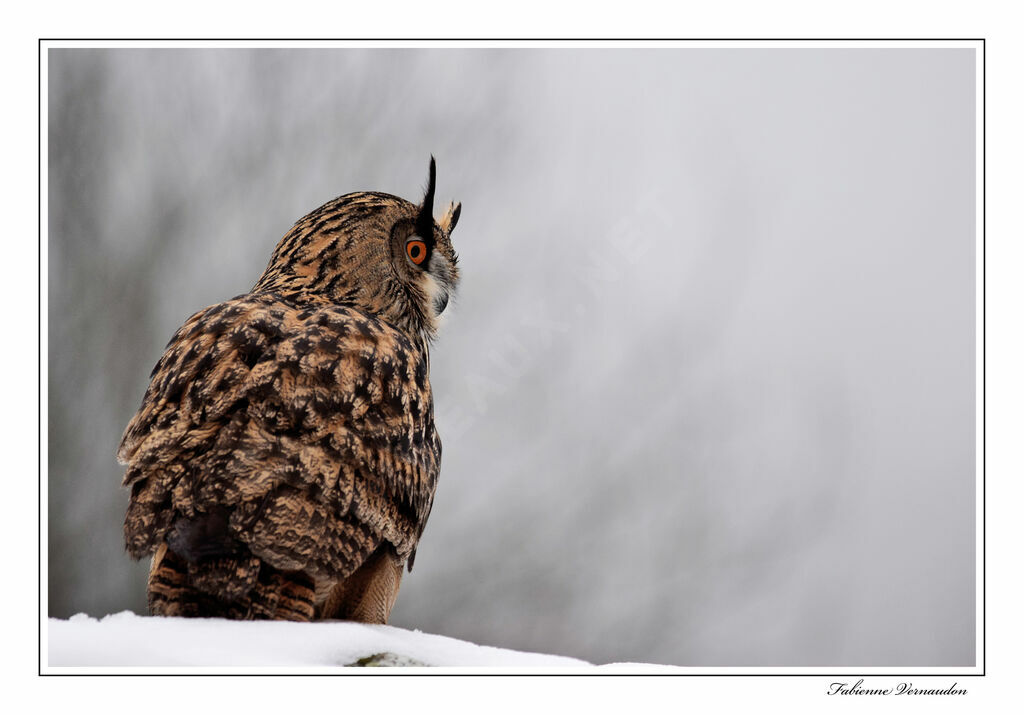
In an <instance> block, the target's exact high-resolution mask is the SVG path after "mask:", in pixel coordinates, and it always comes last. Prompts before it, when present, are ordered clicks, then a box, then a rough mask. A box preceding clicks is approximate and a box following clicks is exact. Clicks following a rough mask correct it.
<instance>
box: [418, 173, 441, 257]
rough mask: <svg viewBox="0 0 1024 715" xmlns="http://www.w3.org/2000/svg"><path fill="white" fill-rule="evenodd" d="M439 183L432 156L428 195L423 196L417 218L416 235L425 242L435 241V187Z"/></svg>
mask: <svg viewBox="0 0 1024 715" xmlns="http://www.w3.org/2000/svg"><path fill="white" fill-rule="evenodd" d="M436 182H437V166H436V164H435V163H434V156H433V155H431V156H430V179H429V181H428V183H427V193H426V194H425V195H424V196H423V203H422V204H420V212H419V215H418V216H416V234H417V235H418V236H419V237H420V238H422V239H424V240H425V241H428V242H431V243H433V241H434V186H435V184H436Z"/></svg>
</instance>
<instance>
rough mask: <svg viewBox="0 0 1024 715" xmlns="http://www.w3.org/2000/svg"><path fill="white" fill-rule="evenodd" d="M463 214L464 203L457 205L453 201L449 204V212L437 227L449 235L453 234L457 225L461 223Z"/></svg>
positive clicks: (446, 212)
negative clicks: (460, 217)
mask: <svg viewBox="0 0 1024 715" xmlns="http://www.w3.org/2000/svg"><path fill="white" fill-rule="evenodd" d="M460 214H462V203H461V202H460V203H455V202H454V201H452V202H451V203H450V204H448V210H447V211H445V213H444V216H443V217H442V218H441V220H440V221H438V222H437V225H438V226H440V227H441V230H442V231H444V232H445V233H447V234H451V232H452V231H454V230H455V224H457V223H458V222H459V215H460Z"/></svg>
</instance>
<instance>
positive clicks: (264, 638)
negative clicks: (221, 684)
mask: <svg viewBox="0 0 1024 715" xmlns="http://www.w3.org/2000/svg"><path fill="white" fill-rule="evenodd" d="M47 643H48V662H49V665H50V666H51V667H61V666H92V667H97V666H99V667H104V666H106V667H110V666H115V667H125V666H150V667H152V666H157V667H167V666H171V667H174V666H221V667H259V666H285V667H307V668H309V667H314V668H318V667H332V666H349V665H381V666H391V665H400V666H484V667H487V666H490V667H496V666H497V667H517V668H518V667H527V668H536V667H542V668H548V667H551V666H554V667H559V668H572V669H578V668H590V667H591V665H590V664H589V663H587V662H586V661H582V660H577V659H575V658H566V657H562V656H557V655H544V654H541V653H524V652H521V651H515V650H507V649H504V648H492V647H489V646H481V645H476V644H474V643H469V642H467V641H461V640H457V639H455V638H448V637H446V636H439V635H432V634H429V633H422V632H420V631H409V630H405V629H402V628H395V627H393V626H377V625H366V624H362V623H350V622H345V621H328V622H320V623H291V622H286V621H228V620H224V619H219V618H152V617H143V616H138V615H136V614H134V613H131V612H129V611H124V612H121V613H117V614H114V615H110V616H105V617H104V618H102V619H99V620H97V619H95V618H91V617H89V616H87V615H85V614H83V613H79V614H78V615H75V616H72V617H71V618H70V619H68V620H61V619H56V618H51V619H49V621H48V634H47ZM364 659H365V660H364ZM361 660H362V661H363V662H360V661H361ZM367 660H369V661H370V662H367Z"/></svg>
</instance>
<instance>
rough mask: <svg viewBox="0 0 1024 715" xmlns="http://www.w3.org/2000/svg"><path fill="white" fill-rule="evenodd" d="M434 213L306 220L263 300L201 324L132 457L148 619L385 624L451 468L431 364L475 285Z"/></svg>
mask: <svg viewBox="0 0 1024 715" xmlns="http://www.w3.org/2000/svg"><path fill="white" fill-rule="evenodd" d="M434 188H435V164H434V159H433V157H431V160H430V175H429V182H428V185H427V190H426V195H425V197H424V199H423V201H422V202H421V203H420V204H419V205H414V204H412V203H410V202H408V201H405V200H404V199H400V198H398V197H397V196H392V195H390V194H385V193H378V192H363V193H353V194H347V195H345V196H341V197H340V198H337V199H335V200H333V201H331V202H329V203H326V204H324V205H323V206H321V207H320V208H318V209H316V210H315V211H313V212H312V213H310V214H308V215H306V216H305V217H304V218H302V219H300V220H299V221H298V222H297V223H296V224H295V225H294V226H293V227H292V228H291V230H290V231H289V232H288V233H287V234H286V235H285V237H284V238H283V239H281V241H280V243H278V244H277V247H276V249H275V250H274V253H273V255H272V256H271V258H270V263H269V264H268V265H267V268H266V270H265V271H264V273H263V275H262V276H261V277H260V279H259V280H258V281H257V282H256V284H255V286H253V288H252V290H251V291H249V292H248V293H246V294H244V295H240V296H237V297H235V298H233V299H231V300H229V301H226V302H224V303H219V304H217V305H214V306H211V307H209V308H206V309H204V310H201V311H199V312H198V313H196V314H195V315H193V316H192V317H190V318H189V319H188V320H186V321H185V324H184V325H182V326H181V328H179V329H178V331H177V332H176V333H175V334H174V337H173V338H171V341H170V342H169V343H168V344H167V348H166V350H165V352H164V354H163V356H162V357H161V358H160V360H159V361H158V362H157V364H156V367H155V368H154V369H153V372H152V374H151V376H150V383H149V387H148V389H147V390H146V393H145V396H144V397H143V399H142V406H141V407H140V408H139V410H138V412H137V413H136V414H135V416H134V418H132V420H131V422H130V423H129V424H128V427H127V429H126V430H125V433H124V437H123V438H122V440H121V444H120V447H119V449H118V452H117V456H118V460H119V461H120V462H121V463H122V464H124V465H126V466H127V469H126V472H125V476H124V486H125V487H127V488H128V489H129V490H130V501H129V506H128V510H127V514H126V516H125V521H124V536H125V544H126V548H127V551H128V553H129V554H130V555H131V556H132V557H134V558H136V559H140V558H143V557H147V556H152V561H151V565H150V570H149V579H148V584H147V594H148V602H149V610H150V613H152V614H154V615H161V616H186V617H222V618H234V619H278V620H296V621H308V620H317V619H328V618H333V619H346V620H354V621H361V622H364V623H386V622H387V620H388V617H389V615H390V613H391V608H392V606H393V605H394V602H395V598H396V596H397V594H398V587H399V583H400V582H401V578H402V572H403V569H404V568H405V567H408V568H409V570H410V571H411V570H412V566H413V561H414V559H415V556H416V546H417V543H418V542H419V539H420V536H421V534H422V533H423V527H424V525H425V524H426V522H427V517H428V516H429V515H430V509H431V505H432V504H433V500H434V490H435V487H436V485H437V478H438V471H439V467H440V460H441V442H440V440H439V439H438V435H437V431H436V430H435V428H434V417H433V400H432V396H431V390H430V380H429V367H430V361H429V352H428V346H429V344H430V343H431V341H432V340H433V338H434V336H435V334H436V332H437V328H438V321H439V319H440V317H441V314H442V313H443V312H444V310H445V308H446V307H447V306H448V302H449V299H450V297H451V296H452V295H453V293H454V291H455V288H456V285H457V284H458V280H459V272H458V258H457V256H456V254H455V251H454V249H453V248H452V243H451V238H450V237H451V232H452V230H453V229H454V228H455V225H456V223H457V222H458V220H459V214H460V212H461V209H462V205H461V204H456V203H452V204H450V205H449V207H448V209H447V211H446V213H445V214H444V216H443V218H441V220H440V221H435V220H434V215H433V204H434Z"/></svg>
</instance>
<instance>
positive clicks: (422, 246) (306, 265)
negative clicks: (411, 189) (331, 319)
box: [253, 157, 462, 340]
mask: <svg viewBox="0 0 1024 715" xmlns="http://www.w3.org/2000/svg"><path fill="white" fill-rule="evenodd" d="M435 179H436V169H435V164H434V158H433V157H431V158H430V178H429V181H428V184H427V191H426V194H425V196H424V197H423V200H422V201H421V202H420V203H419V204H413V203H410V202H409V201H406V200H405V199H401V198H399V197H397V196H392V195H390V194H383V193H379V192H373V191H367V192H359V193H354V194H346V195H345V196H340V197H338V198H336V199H334V200H333V201H330V202H328V203H326V204H324V205H323V206H321V207H320V208H318V209H316V210H315V211H312V212H311V213H309V214H307V215H306V216H304V217H303V218H301V219H299V221H298V222H296V224H295V225H294V226H293V227H292V229H291V230H290V231H289V232H288V233H287V234H286V235H285V237H284V238H282V239H281V242H280V243H278V245H277V248H276V249H275V250H274V255H273V256H272V257H271V259H270V263H269V264H268V265H267V270H266V271H265V272H264V273H263V276H262V277H261V278H260V280H259V281H258V282H257V283H256V285H255V286H254V287H253V292H254V293H257V292H275V293H278V294H279V295H280V296H281V297H282V298H283V299H285V300H288V301H294V302H303V301H318V302H319V301H325V300H326V301H329V302H331V303H334V304H337V305H348V306H353V307H356V308H360V309H362V310H365V311H366V312H368V313H372V314H374V315H377V316H379V317H380V318H382V319H384V320H386V321H388V322H389V323H391V324H392V325H394V326H396V327H398V328H400V329H402V330H404V331H405V332H407V333H408V334H409V335H410V336H412V337H418V336H422V337H424V338H426V339H428V340H429V339H432V338H433V337H434V335H435V334H436V333H437V329H438V326H439V321H440V318H441V315H442V313H444V311H445V309H446V308H447V307H448V303H449V301H450V299H451V298H452V296H453V295H454V292H455V287H456V285H457V284H458V280H459V270H458V256H457V255H456V254H455V249H454V248H452V242H451V233H452V230H454V228H455V225H456V224H457V223H458V221H459V214H460V212H461V210H462V204H456V203H454V202H453V203H451V204H449V206H448V208H447V210H446V212H445V214H444V216H443V217H442V218H441V219H440V221H435V220H434V188H435Z"/></svg>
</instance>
